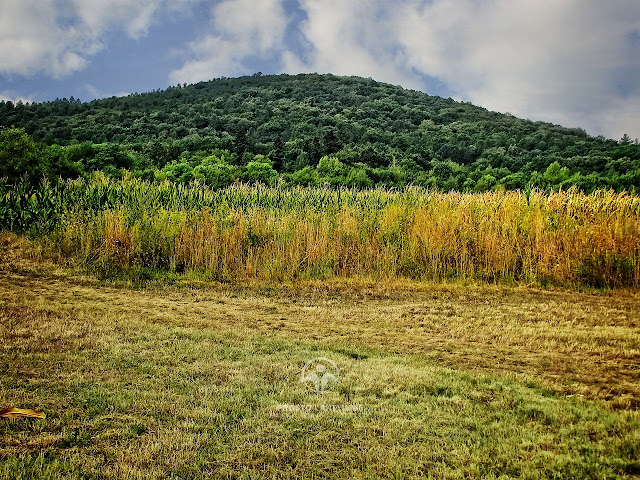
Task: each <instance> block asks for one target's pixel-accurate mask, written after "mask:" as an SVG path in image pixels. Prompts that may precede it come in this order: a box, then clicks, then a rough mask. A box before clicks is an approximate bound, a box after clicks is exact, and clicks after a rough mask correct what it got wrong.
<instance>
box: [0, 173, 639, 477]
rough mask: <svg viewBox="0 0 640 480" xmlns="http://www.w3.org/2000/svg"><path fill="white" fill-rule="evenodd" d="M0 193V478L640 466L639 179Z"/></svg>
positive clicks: (78, 185)
mask: <svg viewBox="0 0 640 480" xmlns="http://www.w3.org/2000/svg"><path fill="white" fill-rule="evenodd" d="M3 188H4V190H3V191H2V192H0V193H1V195H0V223H1V224H2V228H4V229H5V230H11V231H12V232H16V233H11V232H9V231H5V232H3V233H0V367H1V368H2V374H1V376H0V408H2V407H5V406H7V407H8V406H15V407H19V408H31V409H36V410H41V411H43V412H44V413H46V415H47V416H46V419H44V420H41V419H29V418H14V419H4V418H0V478H6V479H53V478H55V479H58V478H61V479H112V478H113V479H116V478H126V479H143V478H144V479H146V478H165V479H200V478H216V479H217V478H227V479H232V478H237V479H250V478H283V479H284V478H355V479H359V478H362V479H365V478H397V479H404V478H446V479H449V478H451V479H455V478H528V479H537V478H540V479H542V478H575V479H583V478H593V479H602V478H637V477H638V476H640V462H639V461H638V458H640V414H639V407H640V368H639V367H640V314H639V313H638V312H639V311H640V296H639V293H638V290H637V287H638V283H639V280H640V266H639V265H640V263H639V259H640V222H639V214H640V201H639V199H638V197H635V196H632V195H628V194H625V193H613V192H610V191H599V192H595V193H593V194H590V195H585V194H582V193H580V192H578V191H576V190H570V191H566V192H555V193H553V192H552V193H544V192H541V191H537V190H533V191H527V192H488V193H482V194H462V193H438V192H431V191H428V190H422V189H417V188H409V189H406V190H402V191H394V190H381V189H379V190H368V191H366V190H365V191H358V190H349V189H337V190H332V189H328V188H298V189H284V188H279V187H264V186H260V185H256V186H246V185H235V186H232V187H229V188H227V189H224V190H210V189H207V188H204V187H202V186H199V185H197V184H192V185H186V186H185V185H176V184H171V183H160V184H153V183H147V182H144V181H140V180H136V179H130V178H129V179H127V178H125V179H124V180H111V179H108V178H107V177H105V176H102V175H96V176H95V177H94V178H92V179H90V180H75V181H66V182H63V183H59V184H56V185H51V184H46V183H45V184H41V185H37V186H35V187H30V186H28V185H26V184H20V185H16V186H14V187H12V188H8V187H6V186H5V187H3ZM317 357H325V358H328V359H330V360H331V361H333V362H335V364H336V366H337V368H338V369H339V376H340V381H339V383H337V384H336V385H334V386H332V388H330V389H328V390H327V391H326V392H325V393H324V394H322V395H318V394H317V393H316V392H314V391H312V390H310V389H309V388H308V386H307V385H305V384H304V383H303V382H302V381H301V372H302V370H303V369H304V367H305V365H306V364H307V362H309V361H311V360H312V359H313V358H317Z"/></svg>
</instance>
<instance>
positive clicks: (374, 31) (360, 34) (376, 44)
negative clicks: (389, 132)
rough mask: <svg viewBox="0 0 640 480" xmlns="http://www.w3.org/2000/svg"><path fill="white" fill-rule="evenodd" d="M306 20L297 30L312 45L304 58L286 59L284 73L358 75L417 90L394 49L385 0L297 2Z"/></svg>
mask: <svg viewBox="0 0 640 480" xmlns="http://www.w3.org/2000/svg"><path fill="white" fill-rule="evenodd" d="M299 3H300V7H301V8H302V9H303V10H304V11H305V12H306V14H307V19H306V20H305V21H303V22H302V24H301V25H300V30H301V32H302V33H303V35H304V37H305V38H306V40H307V41H308V42H309V43H310V45H311V46H312V48H311V52H310V53H309V55H308V56H307V58H306V59H302V58H300V56H299V55H297V54H295V53H294V52H293V51H289V52H287V53H286V54H285V56H284V66H285V70H286V71H288V72H301V71H306V72H321V73H333V74H336V75H359V76H363V77H372V78H374V79H376V80H379V81H386V82H390V83H396V84H402V85H404V86H410V87H414V88H419V87H420V86H421V84H420V82H419V80H418V78H417V76H416V75H414V74H412V73H411V72H410V71H409V70H407V69H406V68H405V67H404V63H405V59H404V57H403V55H402V52H399V51H398V50H397V49H396V48H394V43H395V32H394V30H393V28H394V25H393V24H392V23H391V22H389V13H390V11H393V7H392V8H389V3H388V2H385V1H383V0H362V1H359V2H345V1H343V0H300V2H299Z"/></svg>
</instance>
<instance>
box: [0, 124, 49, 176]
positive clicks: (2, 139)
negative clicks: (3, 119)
mask: <svg viewBox="0 0 640 480" xmlns="http://www.w3.org/2000/svg"><path fill="white" fill-rule="evenodd" d="M45 158H46V157H44V156H43V155H42V148H41V147H40V146H39V145H37V144H36V143H35V142H34V141H33V139H32V138H31V137H30V136H29V135H27V133H26V132H25V131H24V130H23V129H22V128H4V129H1V130H0V178H3V177H6V178H7V181H8V182H9V183H10V184H11V183H15V182H17V181H18V180H19V179H20V177H23V176H28V177H29V178H30V179H31V181H32V182H37V181H39V180H40V179H41V177H42V176H43V175H44V174H46V173H47V171H48V166H47V165H46V164H45V163H44V161H45Z"/></svg>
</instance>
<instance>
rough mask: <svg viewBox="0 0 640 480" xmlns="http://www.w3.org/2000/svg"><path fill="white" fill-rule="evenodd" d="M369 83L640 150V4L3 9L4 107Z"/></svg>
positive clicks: (32, 2) (0, 2) (121, 1)
mask: <svg viewBox="0 0 640 480" xmlns="http://www.w3.org/2000/svg"><path fill="white" fill-rule="evenodd" d="M258 71H261V72H263V73H264V74H270V73H282V72H285V73H290V74H294V73H301V72H318V73H333V74H336V75H359V76H364V77H372V78H374V79H375V80H379V81H384V82H389V83H393V84H398V85H402V86H403V87H405V88H412V89H416V90H421V91H424V92H426V93H429V94H432V95H442V96H445V97H452V98H454V99H456V100H464V101H470V102H472V103H474V104H476V105H480V106H483V107H486V108H488V109H490V110H496V111H500V112H510V113H512V114H514V115H516V116H519V117H523V118H529V119H531V120H544V121H550V122H553V123H559V124H562V125H565V126H569V127H582V128H584V129H586V130H587V132H589V133H590V134H592V135H604V136H606V137H610V138H615V139H619V138H620V137H621V136H622V134H623V133H625V132H626V133H628V134H629V135H630V136H631V137H632V138H635V137H640V1H638V0H609V1H606V2H605V1H602V0H395V1H391V0H207V1H205V0H0V98H2V99H5V100H13V101H16V100H18V99H22V100H23V101H46V100H53V99H55V98H56V97H59V98H63V97H66V98H70V97H71V96H73V97H75V98H80V99H81V100H84V101H87V100H91V99H93V98H99V97H104V96H112V95H124V94H127V93H133V92H146V91H150V90H154V89H157V88H165V87H167V86H169V85H175V84H177V83H184V82H187V83H194V82H198V81H201V80H208V79H211V78H216V77H221V76H226V77H234V76H239V75H245V74H253V73H255V72H258Z"/></svg>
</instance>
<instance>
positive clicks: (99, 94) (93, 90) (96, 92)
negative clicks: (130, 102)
mask: <svg viewBox="0 0 640 480" xmlns="http://www.w3.org/2000/svg"><path fill="white" fill-rule="evenodd" d="M84 88H85V90H86V91H87V93H89V95H90V97H91V98H92V99H95V98H110V97H126V96H127V95H130V94H131V92H124V91H120V92H116V93H108V92H105V91H103V90H100V89H99V88H97V87H95V86H94V85H91V84H90V83H87V84H86V85H85V86H84Z"/></svg>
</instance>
